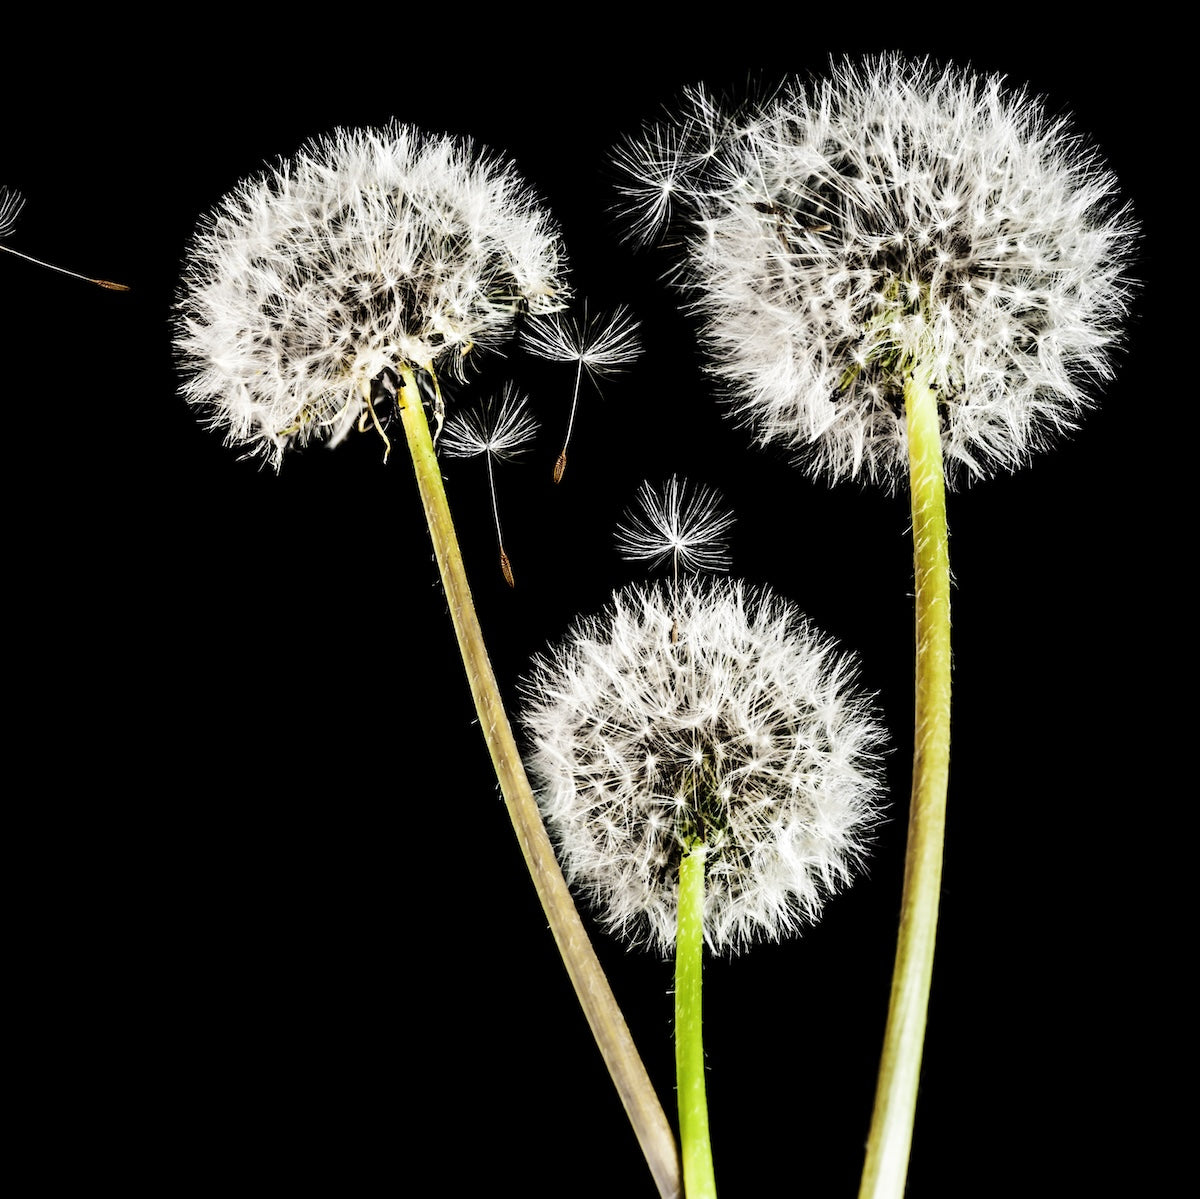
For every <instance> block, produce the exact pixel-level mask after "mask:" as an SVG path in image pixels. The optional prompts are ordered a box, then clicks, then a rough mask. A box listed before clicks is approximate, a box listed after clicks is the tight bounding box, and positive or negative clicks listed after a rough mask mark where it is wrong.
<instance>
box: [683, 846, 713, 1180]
mask: <svg viewBox="0 0 1200 1199" xmlns="http://www.w3.org/2000/svg"><path fill="white" fill-rule="evenodd" d="M704 859H705V850H704V845H703V843H702V842H700V841H698V840H697V841H695V842H693V844H692V847H691V849H690V850H689V851H688V852H687V853H685V854H684V855H683V857H682V858H681V859H680V862H679V917H678V923H677V927H676V930H675V1078H676V1082H677V1085H678V1089H679V1142H680V1147H681V1150H682V1153H683V1186H684V1192H685V1193H686V1195H687V1199H716V1194H717V1183H716V1178H715V1177H714V1176H713V1162H712V1144H711V1142H710V1140H709V1134H708V1101H707V1098H706V1096H705V1091H704V1033H703V1027H702V1021H701V1013H700V982H701V973H702V970H703V964H704Z"/></svg>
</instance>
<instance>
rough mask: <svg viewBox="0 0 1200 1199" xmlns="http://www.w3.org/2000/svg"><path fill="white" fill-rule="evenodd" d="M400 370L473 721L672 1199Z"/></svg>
mask: <svg viewBox="0 0 1200 1199" xmlns="http://www.w3.org/2000/svg"><path fill="white" fill-rule="evenodd" d="M400 376H401V393H400V402H399V407H400V416H401V419H402V420H403V423H404V433H405V437H406V438H407V441H408V448H409V452H410V454H411V455H412V461H413V469H414V471H415V473H416V478H417V489H418V491H419V492H420V495H421V503H422V505H423V507H424V509H425V519H426V522H427V523H428V525H429V535H430V538H431V539H432V541H433V549H434V554H435V556H436V557H437V561H438V569H439V570H440V572H441V576H442V585H443V587H444V589H445V594H446V601H447V603H448V605H449V607H450V615H451V619H452V620H453V622H454V631H455V634H456V635H457V637H458V643H459V649H460V651H461V653H462V658H463V664H464V666H465V667H466V670H467V678H468V680H469V682H470V685H471V694H472V696H473V697H474V700H475V708H476V711H477V712H478V713H479V724H480V727H481V728H482V730H483V735H484V738H485V739H486V741H487V746H488V752H489V753H490V754H491V757H492V764H493V765H494V767H495V769H496V777H497V779H498V780H499V783H500V790H501V792H502V794H503V796H504V802H505V804H506V805H507V807H508V813H509V817H510V818H511V820H512V824H513V828H514V830H515V831H516V834H517V840H518V842H519V843H520V846H521V852H522V854H523V855H524V857H525V864H526V867H527V868H528V870H529V874H530V877H531V878H532V879H533V884H534V887H535V888H536V889H537V893H538V898H539V899H540V900H541V904H542V908H543V910H544V911H545V913H546V917H547V919H548V921H549V923H550V929H551V932H552V933H553V934H554V939H555V942H556V943H557V945H558V950H559V953H560V954H561V955H562V959H563V962H564V964H565V965H566V968H567V973H568V975H569V976H570V978H571V982H572V984H573V985H574V987H575V993H576V995H577V996H578V998H579V1002H580V1005H581V1006H582V1008H583V1011H584V1014H585V1016H586V1017H587V1021H588V1024H589V1025H590V1027H591V1030H592V1034H593V1036H595V1038H596V1043H597V1044H598V1045H599V1047H600V1052H601V1054H602V1055H603V1057H604V1061H605V1064H606V1065H607V1067H608V1071H609V1073H610V1074H611V1076H612V1079H613V1083H614V1084H615V1086H616V1088H617V1092H618V1094H619V1095H620V1098H621V1102H622V1103H623V1104H624V1106H625V1111H626V1114H627V1115H628V1117H629V1121H630V1123H631V1124H632V1126H633V1130H634V1132H635V1133H636V1135H637V1138H638V1141H639V1143H640V1145H641V1148H642V1152H643V1154H644V1155H645V1158H646V1163H647V1165H648V1166H649V1167H650V1172H651V1174H652V1175H653V1177H654V1181H655V1184H656V1185H657V1187H658V1192H659V1194H660V1195H661V1196H662V1197H663V1199H678V1197H679V1196H681V1195H682V1193H683V1192H682V1183H681V1180H680V1173H679V1155H678V1151H677V1149H676V1146H675V1138H674V1137H673V1135H672V1133H671V1126H670V1124H669V1123H668V1121H667V1117H666V1115H665V1113H664V1112H663V1109H662V1105H661V1104H660V1103H659V1100H658V1096H657V1095H656V1094H655V1092H654V1088H653V1086H652V1085H651V1083H650V1077H649V1075H648V1074H647V1073H646V1068H645V1066H644V1065H643V1064H642V1060H641V1058H640V1057H639V1056H638V1052H637V1049H636V1047H635V1046H634V1043H633V1038H632V1037H631V1036H630V1034H629V1029H628V1027H627V1025H626V1023H625V1018H624V1016H622V1014H621V1010H620V1008H618V1007H617V1002H616V999H615V998H614V996H613V993H612V989H611V988H610V987H609V985H608V979H607V978H606V977H605V975H604V971H603V969H602V968H601V966H600V962H599V960H598V959H597V957H596V954H595V951H594V950H593V948H592V945H591V942H590V941H589V940H588V936H587V932H586V930H585V929H584V927H583V923H582V921H581V920H580V918H579V914H578V912H577V911H576V910H575V904H574V902H573V901H572V899H571V894H570V892H569V891H568V889H567V884H566V880H565V879H564V878H563V876H562V871H561V870H560V869H559V866H558V861H557V859H556V858H555V856H554V849H553V847H552V846H551V844H550V839H549V837H548V836H547V835H546V829H545V826H544V825H543V824H542V819H541V814H540V813H539V812H538V808H537V802H536V801H535V800H534V797H533V791H532V790H531V789H530V786H529V780H528V779H527V778H526V775H525V769H524V767H523V766H522V764H521V758H520V755H519V753H518V752H517V747H516V742H515V741H514V739H513V734H512V728H511V726H510V725H509V722H508V716H507V715H506V714H505V711H504V705H503V701H502V700H501V698H500V690H499V687H498V686H497V683H496V676H495V674H494V673H493V671H492V666H491V662H490V660H489V659H488V655H487V649H486V647H485V646H484V643H483V633H482V630H481V629H480V627H479V620H478V617H477V616H476V615H475V606H474V603H473V602H472V599H471V591H470V588H469V587H468V585H467V576H466V571H465V569H464V567H463V561H462V555H461V553H460V552H459V548H458V539H457V537H456V536H455V533H454V523H453V521H452V520H451V517H450V508H449V505H448V504H447V502H446V492H445V489H444V488H443V486H442V475H441V470H440V469H439V466H438V460H437V455H436V454H435V453H434V449H433V442H432V440H431V438H430V436H429V426H428V424H427V423H426V420H425V413H424V410H423V409H422V407H421V397H420V393H419V392H418V390H417V383H416V379H415V378H414V377H413V373H412V371H411V370H409V369H407V368H402V369H401V371H400ZM568 1189H570V1188H569V1186H568Z"/></svg>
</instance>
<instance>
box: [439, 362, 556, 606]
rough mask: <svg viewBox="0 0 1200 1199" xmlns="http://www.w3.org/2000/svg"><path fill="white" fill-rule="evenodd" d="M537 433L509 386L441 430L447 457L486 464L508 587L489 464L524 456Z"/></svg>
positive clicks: (509, 581)
mask: <svg viewBox="0 0 1200 1199" xmlns="http://www.w3.org/2000/svg"><path fill="white" fill-rule="evenodd" d="M537 431H538V423H537V421H536V420H535V419H534V417H533V416H532V415H531V414H530V412H529V410H528V407H527V401H526V400H525V398H524V397H522V396H520V395H519V394H518V393H517V391H516V390H515V388H513V387H512V386H511V385H509V386H508V387H506V388H505V389H504V391H503V392H502V394H501V395H500V397H499V399H496V398H495V397H493V398H492V399H489V400H485V401H484V403H483V404H481V405H479V406H477V407H475V408H468V409H466V410H464V411H462V412H456V413H455V414H454V415H453V416H451V417H450V419H449V420H448V421H447V422H446V426H445V428H444V429H443V430H442V450H443V451H444V453H445V454H446V456H447V457H448V458H478V457H479V456H481V455H482V456H483V457H484V459H485V460H486V462H487V472H488V487H489V489H490V491H491V496H492V518H493V520H494V522H495V525H496V544H497V546H498V547H499V550H500V570H501V572H502V573H503V575H504V581H505V582H506V583H507V584H508V585H509V586H510V587H512V586H514V582H513V573H512V564H511V563H510V561H509V557H508V553H507V552H506V550H505V548H504V537H503V534H502V533H501V531H500V508H499V505H498V504H497V502H496V478H495V474H494V473H493V470H492V461H493V460H495V461H497V462H509V461H512V460H513V459H514V458H519V457H520V456H521V455H522V454H525V453H527V452H528V450H529V447H530V444H531V443H532V441H533V439H534V437H535V436H536V435H537Z"/></svg>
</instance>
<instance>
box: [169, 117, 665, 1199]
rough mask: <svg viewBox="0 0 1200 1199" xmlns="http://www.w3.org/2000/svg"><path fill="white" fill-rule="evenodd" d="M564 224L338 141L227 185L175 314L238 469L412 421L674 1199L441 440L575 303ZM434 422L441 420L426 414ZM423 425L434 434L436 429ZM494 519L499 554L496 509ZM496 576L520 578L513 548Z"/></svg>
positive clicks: (193, 384)
mask: <svg viewBox="0 0 1200 1199" xmlns="http://www.w3.org/2000/svg"><path fill="white" fill-rule="evenodd" d="M564 270H565V262H564V254H563V247H562V244H561V238H560V235H559V233H558V230H557V227H556V225H555V222H554V221H553V220H552V218H551V217H550V215H549V213H548V212H547V211H546V210H545V209H544V208H543V207H542V205H541V204H540V203H539V202H538V200H537V198H536V197H535V196H534V195H533V193H532V191H531V190H530V188H529V187H528V186H527V185H526V184H525V183H524V182H523V180H522V178H521V177H520V175H519V174H518V173H517V171H516V169H515V167H514V166H513V165H512V164H511V163H509V162H508V161H506V160H505V159H504V158H503V157H501V156H500V155H498V154H495V153H493V152H490V151H487V150H484V149H482V148H480V147H478V146H475V145H474V144H473V143H471V142H469V141H466V140H464V139H459V138H453V137H447V136H435V135H430V134H427V133H425V132H423V131H421V130H418V129H415V128H413V127H411V126H407V125H401V124H393V125H389V126H387V127H384V128H380V129H342V130H338V131H336V132H335V133H333V134H331V135H329V136H326V137H322V138H318V139H315V140H313V141H311V142H309V143H308V144H306V145H304V146H303V147H302V148H301V149H300V150H299V151H298V152H297V153H296V154H295V155H294V156H292V157H291V158H289V159H286V160H284V161H281V162H279V163H278V164H277V165H275V166H274V167H272V168H270V169H269V170H266V171H264V172H262V173H260V174H259V175H257V176H255V177H253V178H250V179H247V180H245V181H244V182H242V183H241V184H239V185H238V186H237V187H236V188H234V189H233V190H232V191H231V192H230V193H229V194H228V195H227V196H225V197H224V199H222V200H221V201H220V203H219V204H218V205H217V206H216V207H215V208H214V209H213V210H212V211H211V212H210V213H209V214H208V215H207V216H206V217H204V218H203V219H202V221H201V223H200V226H199V228H198V229H197V231H196V234H195V236H194V238H193V239H192V242H191V244H190V246H189V249H188V253H187V259H186V263H185V266H184V270H183V275H182V279H181V282H180V286H179V290H178V296H177V301H176V307H175V347H176V352H177V357H178V361H179V365H180V369H181V372H182V377H183V382H182V388H181V389H182V393H183V396H184V398H185V399H186V400H187V402H188V403H189V404H190V405H191V406H192V407H193V409H194V410H195V411H196V412H197V414H198V415H199V416H200V417H201V419H202V420H204V421H205V422H206V423H207V424H208V425H210V426H211V427H212V428H214V429H215V430H218V431H220V432H221V433H222V434H223V435H224V437H225V439H226V441H227V442H228V443H229V444H231V445H233V446H235V447H237V448H238V450H239V451H240V452H241V453H242V454H243V455H245V456H247V457H250V458H255V459H257V460H259V461H260V462H263V463H266V464H268V465H270V466H271V467H274V468H275V469H276V470H279V469H281V468H282V463H283V460H284V457H285V455H286V454H288V453H289V452H291V451H295V450H299V449H303V448H304V447H306V446H309V445H316V444H324V445H327V446H336V445H338V444H339V443H340V442H342V441H343V440H344V439H345V438H346V437H348V436H350V435H351V434H352V433H354V432H355V431H359V432H364V433H366V434H368V435H370V436H378V438H379V439H380V441H381V443H382V445H383V447H384V458H385V459H386V457H387V455H388V451H389V450H390V448H391V441H390V437H389V434H388V429H389V428H390V427H392V425H393V424H394V423H395V422H396V421H399V423H400V425H401V426H402V427H403V431H404V437H405V441H406V443H407V445H408V448H409V452H410V455H411V457H412V462H413V468H414V472H415V475H416V481H417V487H418V491H419V493H420V497H421V502H422V506H423V509H424V513H425V518H426V522H427V524H428V527H429V532H430V536H431V539H432V542H433V548H434V552H435V555H436V557H437V560H438V566H439V570H440V573H441V578H442V584H443V588H444V591H445V595H446V601H447V606H448V608H449V611H450V614H451V617H452V620H453V622H454V626H455V632H456V634H457V637H458V642H459V647H460V651H461V653H462V657H463V662H464V665H465V667H466V671H467V678H468V681H469V684H470V687H471V691H472V695H473V697H474V700H475V705H476V709H477V712H478V715H479V724H480V727H481V729H482V731H483V733H484V736H485V739H486V741H487V744H488V749H489V752H490V754H491V757H492V761H493V764H494V766H495V770H496V775H497V779H498V781H499V783H500V788H501V792H502V794H503V795H504V798H505V802H506V804H507V806H508V810H509V815H510V817H511V819H512V822H513V826H514V829H515V831H516V834H517V839H518V842H519V844H520V847H521V850H522V853H523V855H524V858H525V863H526V866H527V869H528V870H529V873H530V876H531V878H532V879H533V882H534V884H535V886H536V888H537V892H538V896H539V898H540V900H541V902H542V906H543V909H544V911H545V913H546V917H547V920H548V922H549V925H550V928H551V930H552V932H553V934H554V937H555V940H556V943H557V945H558V947H559V951H560V953H561V954H562V957H563V960H564V963H565V964H566V967H567V970H568V973H569V974H570V977H571V980H572V983H573V985H574V987H575V991H576V994H577V996H578V998H579V1001H580V1003H581V1005H582V1007H583V1010H584V1013H585V1015H586V1016H587V1018H588V1021H589V1024H590V1026H591V1028H592V1031H593V1033H594V1035H595V1037H596V1040H597V1043H598V1044H599V1046H600V1049H601V1051H602V1053H603V1055H604V1058H605V1063H606V1065H607V1067H608V1069H609V1072H610V1074H611V1076H612V1078H613V1081H614V1084H615V1085H616V1087H617V1090H618V1092H619V1094H620V1097H621V1100H622V1102H623V1104H624V1106H625V1110H626V1112H627V1114H628V1116H629V1118H630V1121H631V1123H632V1125H633V1128H634V1131H635V1133H636V1134H637V1136H638V1139H639V1142H640V1144H641V1146H642V1149H643V1152H644V1154H645V1156H646V1159H647V1163H648V1165H649V1167H650V1170H651V1172H652V1174H653V1176H654V1179H655V1182H656V1185H657V1186H658V1188H659V1191H660V1194H662V1195H663V1196H674V1195H676V1194H678V1189H679V1188H678V1155H677V1152H676V1149H675V1143H674V1137H673V1134H672V1132H671V1129H670V1126H669V1124H668V1123H667V1120H666V1117H665V1115H664V1114H663V1111H662V1108H661V1105H660V1104H659V1102H658V1099H657V1097H656V1096H655V1094H654V1091H653V1088H652V1087H651V1085H650V1081H649V1078H648V1076H647V1074H646V1071H645V1068H644V1067H643V1065H642V1062H641V1060H640V1058H639V1056H638V1054H637V1052H636V1050H635V1048H634V1046H633V1043H632V1039H631V1037H630V1035H629V1031H628V1029H627V1027H626V1025H625V1021H624V1018H623V1016H622V1015H621V1012H620V1010H619V1009H618V1008H617V1005H616V1001H615V999H614V997H613V995H612V992H611V989H610V988H609V986H608V983H607V980H606V978H605V976H604V974H603V971H602V970H601V967H600V964H599V962H598V960H597V959H596V956H595V954H594V952H593V951H592V947H591V945H590V943H589V941H588V938H587V935H586V933H585V932H584V929H583V926H582V923H581V921H580V919H579V917H578V914H577V913H576V911H575V908H574V905H573V903H572V901H571V897H570V894H569V892H568V890H567V886H566V883H565V881H564V880H563V877H562V873H561V871H560V870H559V868H558V865H557V863H556V861H555V858H554V853H553V849H552V847H551V845H550V842H549V840H548V838H547V835H546V831H545V828H544V827H543V825H542V822H541V819H540V816H539V813H538V809H537V806H536V803H535V801H534V799H533V796H532V793H531V790H530V787H529V783H528V780H527V779H526V777H525V772H524V769H523V767H522V764H521V760H520V756H519V754H518V753H517V750H516V746H515V743H514V740H513V735H512V731H511V728H510V725H509V721H508V717H507V715H506V713H505V710H504V705H503V702H502V700H501V697H500V694H499V689H498V686H497V683H496V678H495V675H494V673H493V671H492V667H491V663H490V661H489V658H488V654H487V650H486V647H485V645H484V643H483V637H482V633H481V630H480V627H479V621H478V619H477V616H476V613H475V609H474V605H473V602H472V598H471V592H470V588H469V586H468V584H467V578H466V573H465V570H464V568H463V562H462V557H461V554H460V552H459V547H458V541H457V538H456V535H455V530H454V524H453V521H452V520H451V516H450V510H449V506H448V504H447V501H446V495H445V491H444V489H443V486H442V478H441V471H440V466H439V460H438V457H437V453H436V450H435V438H436V437H437V435H438V433H439V432H440V431H441V429H442V425H443V420H444V418H445V408H446V400H445V395H444V391H443V383H444V382H445V381H446V380H447V379H455V380H464V381H465V379H466V376H467V373H468V371H469V369H470V365H471V364H472V363H473V362H474V361H475V360H476V359H477V358H478V357H479V356H480V355H483V354H486V353H488V352H489V351H492V350H495V349H497V348H498V347H500V346H501V345H502V344H504V343H505V342H506V341H508V340H510V339H511V338H513V337H514V335H515V334H516V332H517V329H516V325H517V320H518V318H519V317H524V316H526V315H547V314H550V313H553V312H555V311H557V310H559V309H560V308H562V307H563V305H564V304H565V302H566V300H567V297H568V295H569V291H568V288H567V285H566V282H565V277H564ZM426 410H428V412H429V417H428V418H427V416H426ZM430 418H432V421H433V425H434V428H433V431H432V433H431V430H430ZM447 432H448V437H447V442H448V452H449V453H450V454H452V455H460V456H475V455H483V456H485V458H486V460H487V462H488V467H489V479H490V477H491V475H490V469H491V462H492V459H493V458H494V457H499V456H502V455H504V454H509V453H511V452H515V451H516V450H517V449H519V448H520V445H521V444H522V443H523V442H524V440H525V439H526V436H527V434H528V433H529V432H531V427H530V426H529V424H528V422H527V420H526V417H525V416H524V414H523V409H522V405H521V402H520V399H519V397H517V396H515V395H512V396H509V397H507V398H504V397H502V398H501V399H499V400H497V401H496V402H495V403H493V404H492V405H491V406H490V407H488V406H486V405H485V407H484V408H483V409H480V410H478V411H475V410H465V411H464V412H462V413H461V414H452V415H451V417H450V420H449V421H448V422H447ZM494 494H495V493H494V488H493V509H494V511H495V512H496V514H497V515H496V521H497V536H498V537H499V516H498V508H497V507H496V506H495V499H494ZM500 556H501V564H502V568H503V569H504V571H505V573H506V577H508V578H509V579H510V580H511V577H512V576H511V569H510V568H509V565H508V558H507V554H506V553H505V551H504V547H503V543H502V542H501V543H500Z"/></svg>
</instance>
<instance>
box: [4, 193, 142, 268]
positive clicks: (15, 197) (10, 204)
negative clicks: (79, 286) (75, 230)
mask: <svg viewBox="0 0 1200 1199" xmlns="http://www.w3.org/2000/svg"><path fill="white" fill-rule="evenodd" d="M24 206H25V197H24V196H22V195H21V193H20V192H18V191H14V190H13V189H12V188H9V187H6V186H0V242H2V241H3V239H4V238H6V237H7V236H8V235H9V234H10V233H11V232H12V231H13V229H15V228H16V225H17V216H18V215H19V214H20V212H21V209H22V208H23V207H24ZM0 250H3V251H4V253H5V254H11V255H12V256H13V257H14V258H23V259H25V261H26V262H32V263H34V264H35V265H36V266H44V267H45V268H46V269H47V270H48V271H56V272H57V273H58V274H60V275H69V276H70V277H71V278H72V279H82V280H83V282H84V283H94V284H95V285H96V286H97V287H103V288H105V289H106V290H107V291H128V290H129V288H128V287H127V286H126V285H125V284H124V283H113V282H112V281H111V280H109V279H93V278H92V277H91V276H90V275H81V274H79V273H78V272H77V271H69V270H67V269H66V267H62V266H55V265H54V263H52V262H45V261H43V260H42V259H41V258H33V257H31V256H30V255H29V254H22V253H21V251H20V250H14V249H13V248H12V246H6V245H2V244H0Z"/></svg>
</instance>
